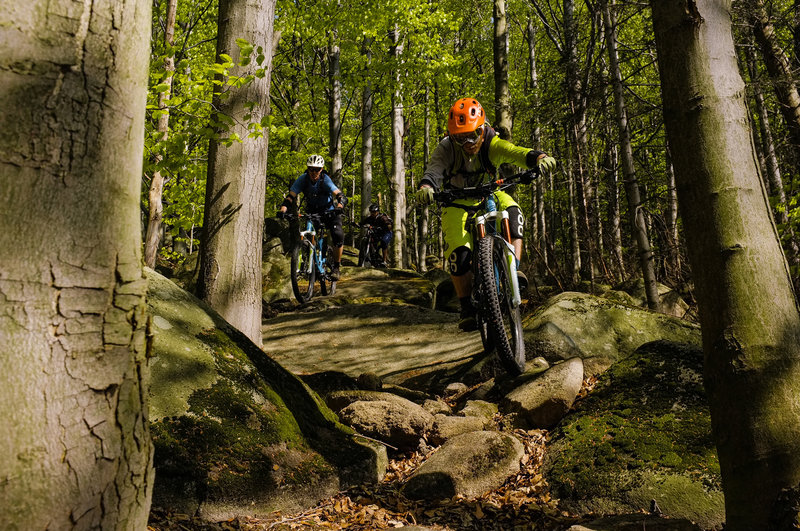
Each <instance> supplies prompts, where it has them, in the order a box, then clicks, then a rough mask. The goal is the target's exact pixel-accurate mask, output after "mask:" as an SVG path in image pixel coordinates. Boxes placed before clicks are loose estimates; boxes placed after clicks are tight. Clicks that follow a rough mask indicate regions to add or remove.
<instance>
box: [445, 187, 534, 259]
mask: <svg viewBox="0 0 800 531" xmlns="http://www.w3.org/2000/svg"><path fill="white" fill-rule="evenodd" d="M495 198H496V199H495V200H496V201H497V210H505V209H507V208H509V207H512V206H515V207H517V208H519V205H518V204H517V202H516V201H514V199H513V198H512V197H511V196H510V195H508V194H507V193H505V192H502V191H500V192H495ZM454 202H455V203H458V204H461V205H477V204H478V203H479V201H478V200H477V199H475V200H472V199H458V200H456V201H454ZM468 214H469V213H468V212H467V211H466V210H464V209H463V208H458V207H445V208H443V209H442V232H443V233H444V252H445V253H444V254H445V260H447V259H448V257H449V256H450V253H452V252H453V251H454V250H456V249H458V248H459V247H461V246H464V247H466V248H467V249H469V250H470V251H471V250H472V236H470V234H469V232H467V229H466V227H465V225H466V223H467V216H468Z"/></svg>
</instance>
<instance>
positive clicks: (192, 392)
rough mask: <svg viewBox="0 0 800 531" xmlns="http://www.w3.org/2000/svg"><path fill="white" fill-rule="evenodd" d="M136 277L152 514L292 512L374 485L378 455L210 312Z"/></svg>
mask: <svg viewBox="0 0 800 531" xmlns="http://www.w3.org/2000/svg"><path fill="white" fill-rule="evenodd" d="M146 273H147V278H148V284H149V288H148V304H149V309H150V313H151V315H152V323H153V326H152V330H153V345H152V354H153V358H152V360H151V361H150V372H151V388H150V422H151V433H152V436H153V442H154V446H155V457H154V461H155V468H156V482H155V488H154V493H153V504H154V506H156V507H162V508H168V509H174V510H177V511H180V512H183V513H188V514H200V515H201V516H203V517H205V518H207V519H211V520H215V519H216V520H219V519H228V518H231V517H233V516H236V515H251V516H256V515H264V514H268V513H270V512H272V511H275V510H281V511H297V510H302V509H305V508H307V507H309V506H312V505H313V504H315V503H316V502H317V501H318V500H320V499H322V498H324V497H326V496H329V495H331V494H334V493H335V492H337V491H338V490H339V489H340V488H344V487H346V486H347V485H354V484H359V483H363V482H370V481H372V482H376V481H378V480H379V479H381V478H382V476H383V473H384V471H385V466H386V453H385V449H384V448H383V447H382V446H380V445H376V444H374V443H370V442H367V441H363V440H362V439H360V438H357V437H356V436H355V434H354V433H353V432H352V430H351V429H350V428H348V427H346V426H344V425H342V424H340V423H339V422H338V420H337V419H336V416H335V415H334V414H333V412H331V411H330V410H329V409H328V408H327V407H326V406H325V404H324V403H322V402H321V401H320V399H319V398H318V397H317V396H316V394H314V393H313V392H312V391H311V390H310V389H309V388H308V387H306V386H305V385H304V384H303V382H302V381H300V380H299V379H298V378H297V377H295V376H294V375H292V374H291V373H289V372H288V371H286V370H285V369H283V368H282V367H281V366H280V365H278V364H277V363H275V362H274V361H273V360H271V359H270V358H268V357H267V356H266V354H264V352H263V351H261V350H260V349H259V348H258V347H256V346H255V345H254V344H253V343H252V342H251V341H250V340H249V339H247V337H246V336H244V335H243V334H242V333H241V332H239V331H238V330H236V329H234V328H233V327H231V326H230V325H229V324H228V323H227V322H225V321H224V320H223V319H222V318H221V317H220V316H219V315H218V314H216V313H215V312H214V311H213V310H212V309H210V308H209V307H207V306H206V305H204V304H203V303H202V302H201V301H199V300H198V299H196V298H195V297H193V296H192V295H191V294H189V293H187V292H186V291H184V290H182V289H180V288H179V287H178V286H176V285H175V284H174V283H172V282H171V281H169V280H167V279H166V278H164V277H162V276H161V275H159V274H157V273H155V272H154V271H151V270H146Z"/></svg>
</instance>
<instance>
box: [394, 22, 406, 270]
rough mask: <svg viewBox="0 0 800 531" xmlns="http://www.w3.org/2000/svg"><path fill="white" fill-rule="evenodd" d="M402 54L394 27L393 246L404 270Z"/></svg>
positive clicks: (404, 206)
mask: <svg viewBox="0 0 800 531" xmlns="http://www.w3.org/2000/svg"><path fill="white" fill-rule="evenodd" d="M402 55H403V45H402V42H401V39H400V30H399V29H398V28H397V27H395V28H394V31H393V33H392V49H391V56H392V58H393V59H394V60H395V61H396V65H395V68H396V70H395V79H394V82H395V87H394V94H393V96H392V173H391V184H392V204H393V207H394V219H393V225H394V227H393V230H394V240H393V246H392V261H393V263H394V264H395V267H403V264H404V263H405V258H406V257H405V256H404V253H403V247H404V245H405V232H406V231H405V225H406V166H405V160H404V158H403V153H404V149H403V129H404V125H405V124H404V121H403V96H402V80H401V76H400V60H401V57H402Z"/></svg>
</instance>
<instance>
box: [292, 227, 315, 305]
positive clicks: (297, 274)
mask: <svg viewBox="0 0 800 531" xmlns="http://www.w3.org/2000/svg"><path fill="white" fill-rule="evenodd" d="M291 267H292V273H291V277H292V291H294V296H295V298H296V299H297V301H298V302H299V303H300V304H303V303H306V302H308V301H309V300H311V297H313V296H314V278H315V273H316V269H317V268H316V266H315V265H314V246H313V245H311V242H310V241H308V240H303V241H301V242H300V243H299V244H298V245H296V246H295V247H294V249H292V266H291Z"/></svg>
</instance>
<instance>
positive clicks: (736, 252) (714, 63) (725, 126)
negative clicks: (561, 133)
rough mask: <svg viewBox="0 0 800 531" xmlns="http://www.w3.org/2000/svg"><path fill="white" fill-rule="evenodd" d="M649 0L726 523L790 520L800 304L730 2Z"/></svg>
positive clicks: (798, 430)
mask: <svg viewBox="0 0 800 531" xmlns="http://www.w3.org/2000/svg"><path fill="white" fill-rule="evenodd" d="M651 6H652V9H653V27H654V30H655V36H656V45H657V50H658V64H659V71H660V74H661V83H662V88H663V99H664V117H665V124H666V131H667V136H668V139H669V145H670V148H671V154H672V157H673V163H674V165H675V177H676V181H677V186H678V197H679V199H680V208H681V219H682V221H683V226H684V230H685V237H686V242H687V246H688V250H689V260H690V262H691V265H692V275H693V277H694V280H695V285H696V287H697V290H696V293H697V301H698V307H699V313H700V324H701V329H702V334H703V350H704V351H705V363H704V373H705V374H704V383H705V388H706V392H707V393H708V398H709V405H710V409H711V419H712V426H713V431H714V439H715V442H716V446H717V454H718V456H719V462H720V468H721V471H722V482H723V490H724V493H725V510H726V523H725V529H726V530H729V531H744V530H747V531H750V530H753V529H791V528H792V527H793V525H794V523H795V518H796V514H797V510H796V507H797V506H796V500H797V486H798V484H800V454H798V452H797V441H798V440H800V417H798V415H797V411H798V410H799V409H800V312H798V307H797V301H796V298H795V294H794V291H793V288H792V282H791V278H790V275H789V270H788V265H787V263H786V259H785V257H784V255H783V253H782V251H781V247H780V239H779V236H778V232H777V229H776V227H775V224H774V222H773V220H772V216H771V215H770V207H769V202H768V198H767V195H766V191H765V189H764V185H763V182H762V181H761V179H760V177H759V175H758V170H757V168H756V166H755V163H754V161H755V157H754V153H753V148H752V145H751V140H750V133H749V128H748V120H747V111H746V108H745V102H744V94H745V90H744V83H743V82H742V79H741V76H740V75H739V72H738V67H737V64H736V54H735V51H734V42H733V36H732V31H731V15H730V8H731V2H730V1H729V0H696V1H694V2H689V3H687V2H662V1H658V0H653V1H652V2H651ZM687 7H691V9H687ZM697 146H703V150H702V151H700V150H698V149H697Z"/></svg>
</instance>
